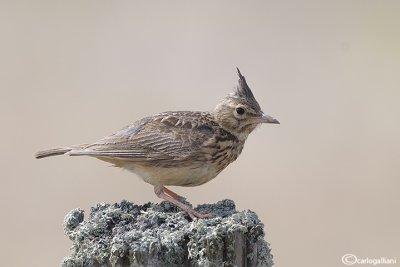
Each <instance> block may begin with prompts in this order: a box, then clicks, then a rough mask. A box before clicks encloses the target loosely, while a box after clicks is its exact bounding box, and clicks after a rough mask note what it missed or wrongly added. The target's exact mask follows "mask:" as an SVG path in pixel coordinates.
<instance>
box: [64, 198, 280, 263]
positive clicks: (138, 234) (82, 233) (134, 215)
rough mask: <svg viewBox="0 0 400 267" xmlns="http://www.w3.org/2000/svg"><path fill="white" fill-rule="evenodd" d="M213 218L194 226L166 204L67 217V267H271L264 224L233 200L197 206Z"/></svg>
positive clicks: (101, 207)
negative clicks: (238, 206) (236, 204)
mask: <svg viewBox="0 0 400 267" xmlns="http://www.w3.org/2000/svg"><path fill="white" fill-rule="evenodd" d="M196 209H197V210H198V211H200V212H205V213H212V214H214V215H215V217H213V218H211V219H200V220H194V221H192V220H191V219H190V217H188V216H187V215H186V214H185V213H183V212H182V211H180V210H178V209H177V208H176V207H175V206H174V205H171V204H169V203H167V202H161V203H160V204H153V203H147V204H144V205H135V204H132V203H130V202H128V201H122V202H121V203H116V204H113V205H110V204H104V203H102V204H97V205H96V206H95V207H93V208H92V209H91V213H90V216H89V218H88V219H87V220H86V221H84V220H83V219H84V213H83V210H81V209H75V210H72V211H71V212H69V213H68V214H67V215H66V217H65V220H64V231H65V234H66V235H67V236H68V237H69V238H70V240H71V241H72V243H73V245H72V248H71V255H70V256H68V257H66V258H65V259H64V261H63V266H272V264H273V262H272V255H271V253H270V251H271V250H270V248H269V244H268V243H267V242H266V241H265V240H264V230H263V224H262V223H261V221H260V220H259V219H258V217H257V215H256V214H255V213H254V212H252V211H241V212H237V211H236V207H235V203H234V202H233V201H232V200H223V201H219V202H217V203H215V204H204V205H199V206H198V207H197V208H196Z"/></svg>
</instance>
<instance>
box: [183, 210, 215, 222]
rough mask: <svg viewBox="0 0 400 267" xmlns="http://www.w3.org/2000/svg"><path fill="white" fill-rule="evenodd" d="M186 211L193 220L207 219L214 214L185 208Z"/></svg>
mask: <svg viewBox="0 0 400 267" xmlns="http://www.w3.org/2000/svg"><path fill="white" fill-rule="evenodd" d="M186 213H187V214H188V215H189V216H190V218H192V220H195V219H209V218H212V217H214V215H213V214H211V213H201V212H198V211H196V210H192V209H191V210H186Z"/></svg>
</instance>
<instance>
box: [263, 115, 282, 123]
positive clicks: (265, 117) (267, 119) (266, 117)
mask: <svg viewBox="0 0 400 267" xmlns="http://www.w3.org/2000/svg"><path fill="white" fill-rule="evenodd" d="M261 123H273V124H280V122H279V121H278V120H277V119H275V118H274V117H272V116H269V115H265V114H263V115H262V117H261Z"/></svg>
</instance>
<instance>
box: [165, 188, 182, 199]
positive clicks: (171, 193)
mask: <svg viewBox="0 0 400 267" xmlns="http://www.w3.org/2000/svg"><path fill="white" fill-rule="evenodd" d="M164 192H165V193H166V194H168V195H170V196H171V197H173V198H175V199H176V200H178V201H180V200H181V199H185V198H184V197H183V196H181V195H178V194H177V193H175V192H174V191H172V190H169V189H168V188H166V187H165V186H164Z"/></svg>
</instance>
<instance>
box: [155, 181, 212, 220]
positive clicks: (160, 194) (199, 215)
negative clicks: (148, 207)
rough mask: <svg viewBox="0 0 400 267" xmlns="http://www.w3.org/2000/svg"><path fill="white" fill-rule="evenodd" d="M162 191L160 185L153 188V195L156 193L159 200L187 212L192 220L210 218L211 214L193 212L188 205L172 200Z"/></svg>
mask: <svg viewBox="0 0 400 267" xmlns="http://www.w3.org/2000/svg"><path fill="white" fill-rule="evenodd" d="M164 191H165V187H164V186H161V185H156V186H154V193H156V195H157V196H158V197H159V198H162V199H164V200H166V201H168V202H170V203H172V204H174V205H176V206H178V207H179V208H181V209H182V210H183V211H185V212H187V213H188V214H189V216H190V217H191V218H192V219H195V218H200V219H204V218H210V217H212V215H211V214H202V213H200V212H198V211H195V210H194V209H192V208H191V207H189V206H188V205H185V204H183V203H182V202H180V201H179V200H177V199H175V198H173V197H172V196H170V195H167V194H166V192H164ZM169 191H170V192H172V191H171V190H169ZM174 194H175V193H174Z"/></svg>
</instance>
